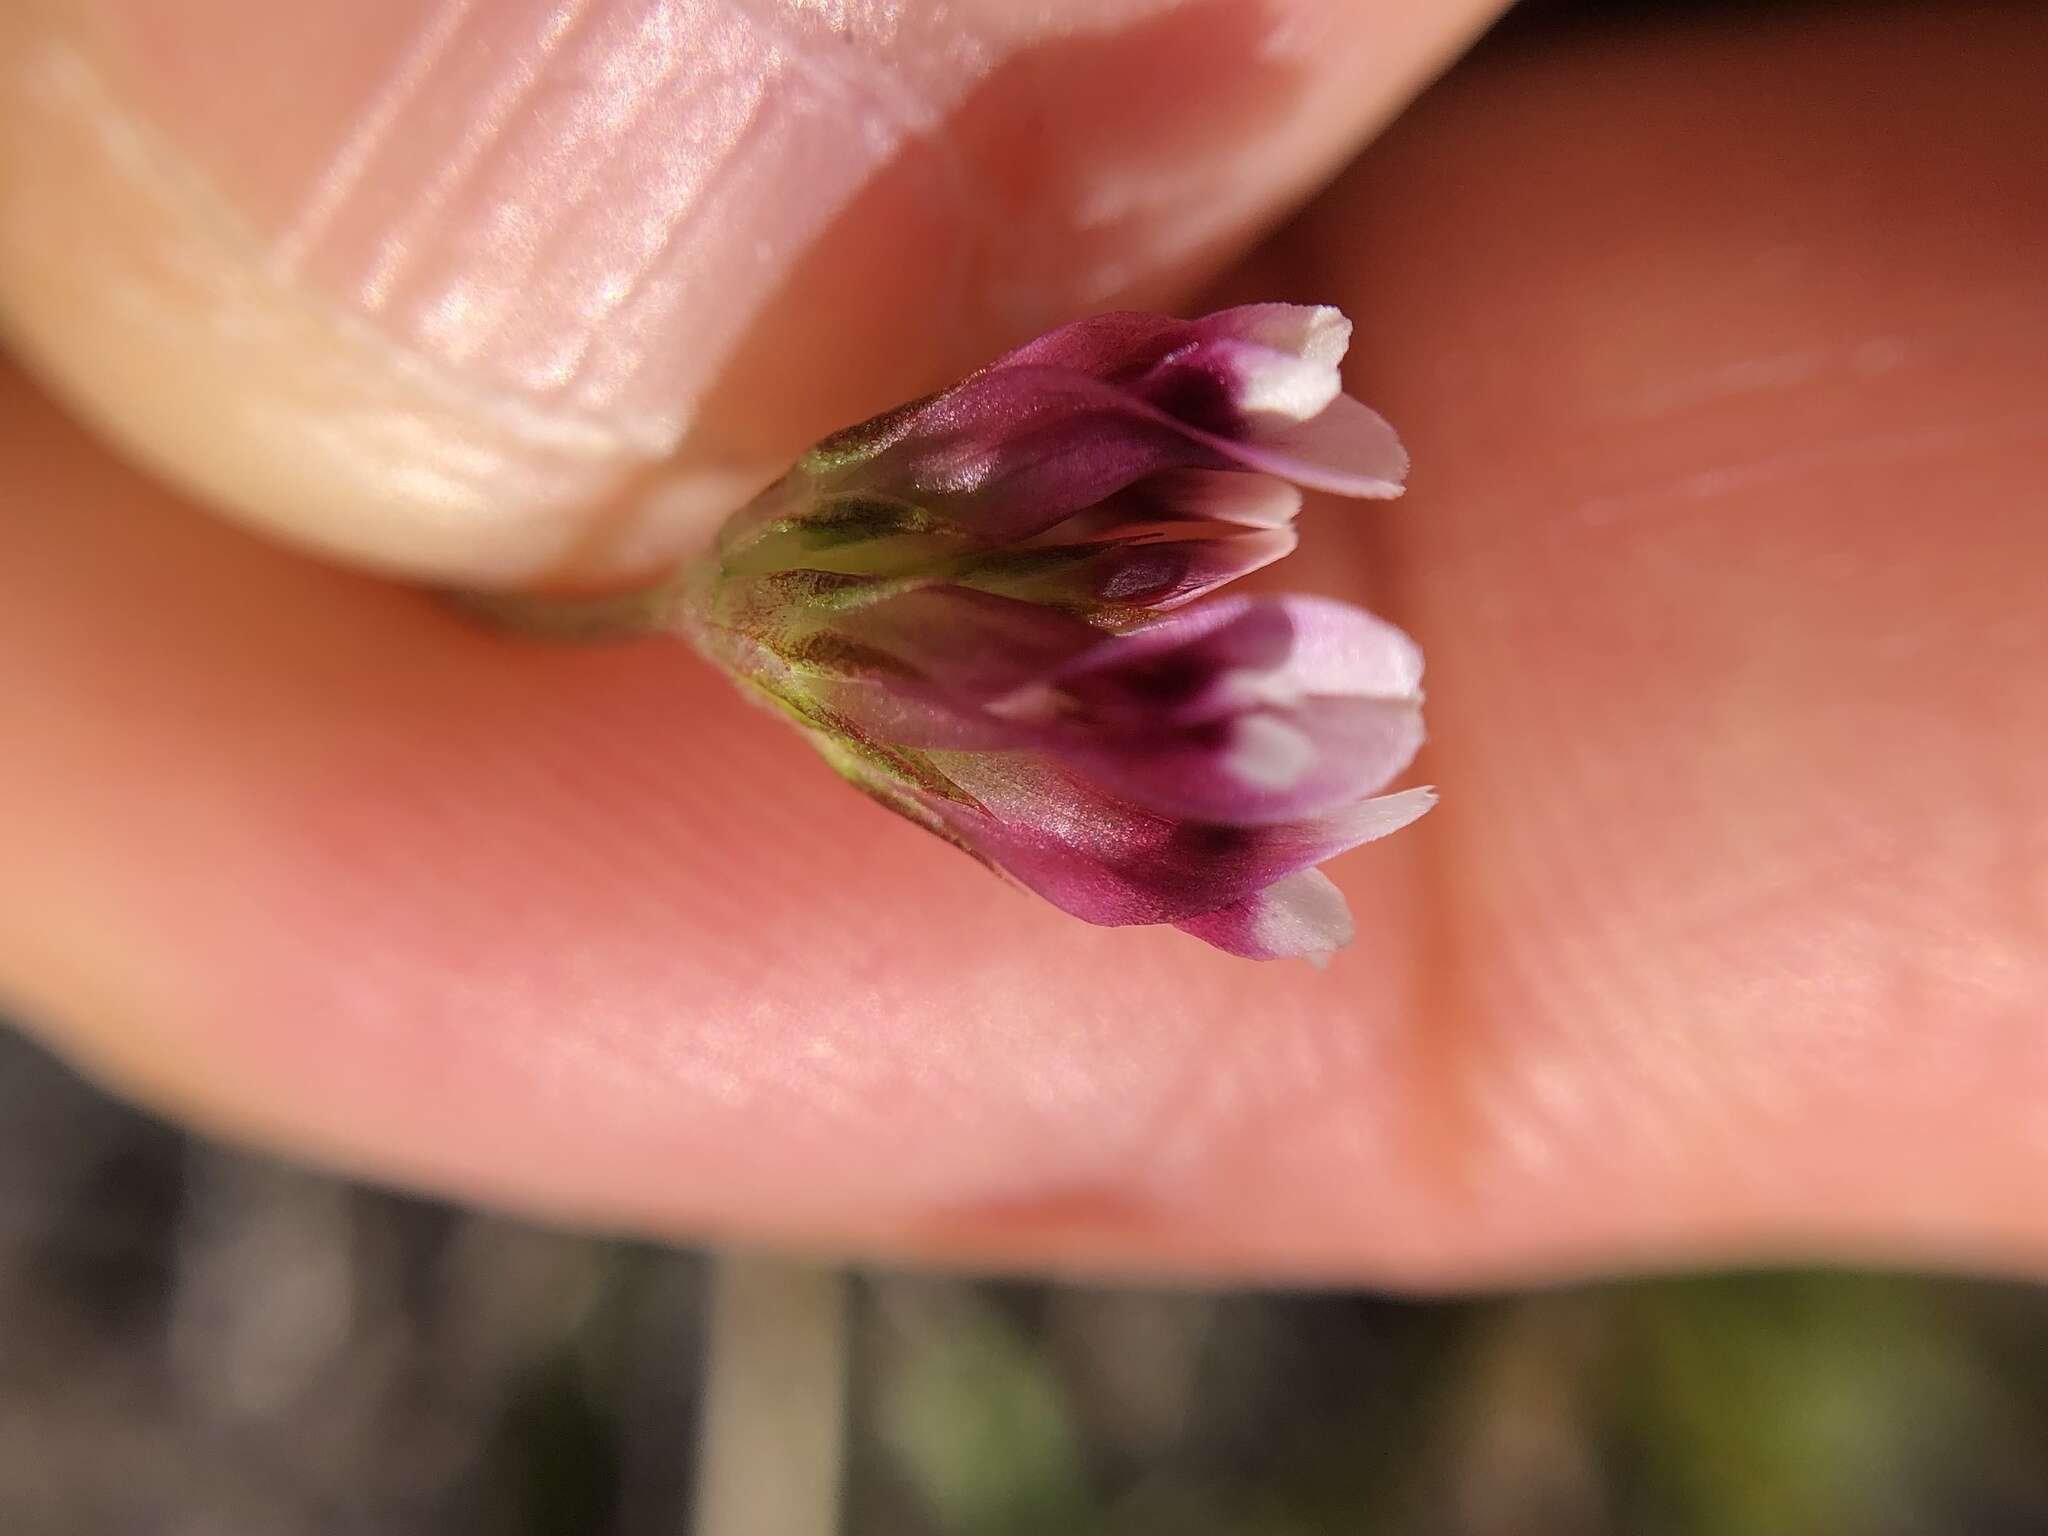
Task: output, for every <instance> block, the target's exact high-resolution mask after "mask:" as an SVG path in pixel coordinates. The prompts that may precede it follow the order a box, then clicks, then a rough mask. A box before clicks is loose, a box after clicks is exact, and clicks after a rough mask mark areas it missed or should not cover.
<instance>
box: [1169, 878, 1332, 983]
mask: <svg viewBox="0 0 2048 1536" xmlns="http://www.w3.org/2000/svg"><path fill="white" fill-rule="evenodd" d="M1178 926H1179V927H1180V928H1181V930H1182V931H1183V932H1186V933H1191V934H1193V935H1194V936H1195V937H1196V938H1198V939H1202V940H1204V941H1206V942H1208V943H1210V944H1213V945H1215V946H1216V947H1217V948H1218V949H1220V950H1224V951H1226V952H1227V953H1229V954H1233V955H1241V956H1243V957H1244V958H1245V959H1247V960H1289V959H1319V958H1321V957H1322V956H1325V955H1330V954H1334V953H1335V952H1336V951H1338V950H1340V949H1342V948H1344V946H1345V945H1347V944H1349V943H1350V942H1351V940H1352V936H1353V935H1354V933H1355V932H1356V931H1357V930H1356V929H1355V928H1354V927H1353V925H1352V921H1351V908H1350V907H1349V906H1348V905H1347V904H1346V903H1345V900H1344V893H1343V892H1342V891H1340V890H1338V889H1337V887H1336V886H1335V885H1334V884H1333V883H1332V882H1331V880H1330V877H1329V876H1328V875H1325V874H1324V873H1323V872H1322V871H1321V870H1319V869H1304V870H1302V871H1300V872H1299V873H1298V874H1292V875H1289V876H1288V877H1287V878H1286V879H1284V880H1279V881H1276V882H1274V883H1273V884H1272V885H1269V886H1267V887H1266V888H1265V889H1264V890H1263V891H1260V892H1258V893H1257V894H1255V895H1251V896H1247V897H1245V898H1244V899H1243V900H1242V901H1235V902H1232V903H1231V904H1230V905H1229V906H1227V907H1224V908H1222V909H1221V910H1219V911H1215V912H1205V913H1203V914H1202V915H1201V916H1200V917H1191V918H1188V919H1187V920H1186V921H1184V922H1182V923H1180V924H1179V925H1178Z"/></svg>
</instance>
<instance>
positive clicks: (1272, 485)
mask: <svg viewBox="0 0 2048 1536" xmlns="http://www.w3.org/2000/svg"><path fill="white" fill-rule="evenodd" d="M1133 489H1134V490H1135V491H1136V492H1137V493H1138V494H1139V495H1140V496H1141V497H1142V498H1143V499H1144V501H1145V502H1146V503H1147V504H1148V505H1150V506H1151V507H1152V508H1154V509H1155V510H1154V515H1155V516H1158V517H1163V518H1186V517H1192V518H1204V519H1208V520H1210V521H1213V522H1219V523H1236V524H1241V525H1242V526H1244V527H1247V528H1284V527H1286V526H1287V525H1288V524H1289V523H1291V522H1293V521H1294V519H1295V515H1296V514H1297V513H1299V512H1300V511H1301V492H1300V491H1299V490H1297V489H1295V487H1294V486H1292V485H1290V484H1288V483H1287V482H1286V481H1285V480H1280V479H1276V478H1275V477H1274V476H1272V475H1257V474H1250V473H1247V472H1245V471H1243V470H1220V469H1169V470H1166V471H1163V472H1162V473H1160V474H1156V475H1153V476H1152V477H1151V478H1150V479H1148V480H1144V481H1141V482H1140V483H1139V484H1138V485H1137V486H1136V487H1134V488H1133Z"/></svg>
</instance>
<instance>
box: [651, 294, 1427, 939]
mask: <svg viewBox="0 0 2048 1536" xmlns="http://www.w3.org/2000/svg"><path fill="white" fill-rule="evenodd" d="M1350 333H1351V326H1350V322H1349V321H1347V320H1346V319H1345V318H1344V316H1343V315H1341V314H1340V313H1339V312H1338V311H1336V310H1334V309H1330V308H1323V307H1305V306H1296V305H1287V304H1256V305H1250V306H1247V307H1244V308H1239V309H1229V310H1224V311H1221V312H1220V313H1217V314H1212V315H1209V316H1206V317H1205V318H1202V319H1198V320H1176V319H1169V318H1167V317H1164V316H1159V315H1149V314H1110V315H1099V316H1096V317H1094V318H1091V319H1086V320H1081V321H1078V322H1076V323H1074V324H1072V325H1068V326H1064V327H1062V328H1061V329H1059V330H1056V331H1053V332H1051V333H1050V334H1048V335H1045V336H1042V337H1040V338H1039V339H1038V340H1036V341H1034V342H1031V343H1029V344H1028V345H1026V346H1023V347H1020V348H1018V349H1017V350H1016V351H1014V352H1011V353H1008V354H1007V355H1005V356H1003V357H1001V358H998V359H997V360H996V361H995V362H993V363H990V364H989V365H988V366H987V367H985V368H983V369H981V370H980V371H979V372H977V373H975V374H973V375H971V376H970V377H968V378H967V379H965V380H963V381H962V382H961V383H959V384H956V385H954V386H953V387H952V388H951V389H948V390H945V391H943V392H941V393H939V394H936V395H932V396H930V397H928V398H926V399H924V400H919V401H915V402H913V403H911V404H909V405H905V406H902V407H900V408H898V409H896V410H894V411H891V412H888V413H887V414H885V415H882V416H878V417H876V418H875V419H874V420H872V421H869V422H866V423H864V424H863V425H861V426H858V427H853V428H850V429H848V430H847V431H844V432H841V433H838V434H836V435H835V436H833V437H830V438H828V439H826V440H825V441H824V442H822V443H820V444H819V445H818V446H817V447H815V448H813V449H812V450H811V451H810V452H809V453H807V454H805V455H804V456H803V457H802V458H801V459H799V460H798V461H797V462H796V464H795V465H794V466H793V467H792V468H791V469H790V471H789V473H788V474H786V475H785V476H784V477H783V478H782V479H781V480H779V481H778V482H776V483H775V484H774V485H773V486H771V487H769V488H768V489H767V490H766V491H764V492H763V493H762V494H761V495H760V496H758V497H756V498H755V499H754V501H752V502H751V503H749V504H748V505H747V506H746V507H744V508H742V509H741V510H740V511H739V512H738V513H736V514H735V515H734V516H733V517H732V519H731V520H730V521H729V522H728V523H727V525H726V527H725V528H724V530H723V531H722V532H721V534H720V536H719V539H718V542H717V547H716V550H715V552H714V553H713V554H712V555H711V556H710V557H708V558H707V559H706V560H705V561H704V562H703V563H702V564H701V565H700V566H698V567H697V568H696V569H695V570H694V571H693V572H691V573H690V575H689V576H688V577H687V578H686V581H685V584H684V586H683V589H682V591H683V597H682V603H681V622H682V625H683V627H684V628H685V629H686V630H687V632H688V633H689V634H690V635H691V636H692V638H693V639H695V641H696V642H697V644H698V645H699V647H700V648H701V649H702V650H703V651H704V652H705V653H706V654H707V655H709V656H711V657H712V658H713V659H714V660H716V661H717V662H718V663H719V664H720V665H722V666H723V667H725V668H726V669H727V670H728V671H729V672H731V673H732V675H733V676H734V677H735V678H736V679H738V680H739V681H740V682H741V683H742V684H743V685H744V686H745V687H747V688H749V689H750V690H752V691H753V692H755V693H756V694H757V695H759V696H760V697H762V698H763V699H765V700H766V701H767V702H769V703H771V704H773V705H774V706H776V707H777V708H778V709H780V710H781V711H782V712H783V713H785V714H786V715H787V716H788V717H789V718H790V719H792V720H793V721H794V722H795V723H796V724H797V725H799V726H800V727H801V728H802V729H803V730H804V731H805V732H806V733H807V734H808V735H809V736H810V738H811V740H812V742H813V743H814V744H815V745H816V746H817V748H818V750H819V751H820V752H821V753H823V755H824V756H825V758H826V759H827V760H828V761H829V762H830V763H831V764H832V766H833V767H834V768H836V769H837V770H838V771H839V772H840V773H841V774H843V775H844V776H845V777H846V778H847V779H849V780H850V781H852V782H853V783H854V784H855V785H857V786H858V787H859V788H861V789H862V790H864V791H866V792H867V793H868V794H870V795H872V796H873V797H874V798H875V799H877V800H879V801H881V802H882V803H883V804H884V805H887V806H889V807H890V808H891V809H893V810H895V811H898V812H900V813H901V814H903V815H904V816H906V817H908V818H910V819H911V820H913V821H915V822H917V823H918V824H919V825H921V826H924V827H926V828H928V829H930V830H931V831H933V832H936V833H938V834H939V835H940V836H942V837H944V838H946V839H948V840H949V841H951V842H953V843H955V844H957V845H958V846H960V847H961V848H963V849H965V850H966V851H967V852H968V853H970V854H972V855H974V856H975V857H976V858H978V859H980V860H982V861H983V862H984V863H986V864H988V865H991V866H993V867H994V868H996V869H999V870H1002V871H1005V872H1007V873H1008V874H1009V875H1011V876H1013V877H1014V878H1015V879H1016V880H1018V881H1020V882H1021V883H1022V884H1024V885H1026V886H1028V887H1029V888H1031V889H1032V890H1034V891H1036V892H1038V893H1039V894H1040V895H1041V896H1044V897H1045V898H1047V899H1048V900H1050V901H1052V902H1053V903H1055V904H1056V905H1058V906H1060V907H1062V908H1064V909H1065V910H1066V911H1068V912H1071V913H1073V914H1074V915H1075V916H1077V917H1081V918H1084V919H1086V920H1087V921H1089V922H1094V923H1108V924H1123V923H1173V924H1176V925H1177V926H1179V927H1181V928H1183V929H1185V930H1186V931H1188V932H1189V933H1192V934H1194V935H1196V936H1197V937H1199V938H1202V939H1205V940H1207V941H1208V942H1209V943H1211V944H1213V945H1216V946H1217V947H1218V948H1221V949H1225V950H1228V951H1230V952H1231V953H1233V954H1238V955H1245V956H1249V957H1253V958H1259V959H1269V958H1274V957H1278V956H1283V955H1319V954H1322V953H1325V952H1327V951H1329V950H1332V949H1335V948H1338V947H1341V946H1342V945H1343V944H1344V943H1346V942H1348V940H1349V939H1350V936H1351V919H1350V914H1349V912H1348V910H1347V909H1346V907H1345V904H1344V898H1343V897H1342V896H1341V895H1340V894H1339V893H1338V891H1337V888H1336V887H1335V886H1334V885H1332V884H1331V883H1330V881H1329V880H1328V879H1327V878H1326V877H1325V876H1323V875H1322V874H1321V873H1320V872H1319V871H1318V870H1317V869H1316V868H1315V866H1316V865H1317V864H1319V863H1320V862H1321V861H1323V860H1324V859H1327V858H1329V857H1331V856H1332V855H1334V854H1337V853H1341V852H1343V851H1344V850H1346V849H1348V848H1352V847H1355V846H1357V845H1358V844H1360V843H1363V842H1366V841H1368V840H1369V839H1372V838H1375V837H1380V836H1383V835H1385V834H1386V833H1388V832H1392V831H1394V830H1395V829H1396V828H1398V827H1401V826H1403V825H1405V824H1406V823H1408V822H1410V821H1412V820H1414V819H1415V818H1416V817H1417V816H1420V815H1421V814H1422V813H1423V812H1424V811H1425V810H1427V809H1428V808H1429V806H1430V804H1431V803H1432V800H1433V796H1432V794H1431V792H1430V791H1428V790H1426V789H1414V790H1408V791H1405V792H1403V793H1399V794H1391V795H1380V794H1378V793H1377V792H1378V791H1379V790H1380V789H1381V788H1382V787H1383V786H1384V785H1385V784H1386V783H1387V782H1388V781H1389V780H1390V779H1391V778H1393V777H1394V775H1396V774H1398V773H1399V772H1401V770H1402V769H1404V768H1405V767H1406V766H1407V765H1408V762H1409V760H1410V759H1411V758H1412V757H1413V756H1414V754H1415V750H1416V748H1417V747H1418V746H1419V745H1420V744H1421V741H1422V714H1421V701H1422V695H1421V690H1420V680H1421V675H1422V660H1421V656H1420V654H1419V652H1418V651H1417V650H1416V648H1415V646H1414V645H1413V644H1412V643H1411V642H1410V641H1409V640H1408V638H1407V637H1406V636H1405V635H1403V634H1402V633H1401V632H1400V631H1399V630H1397V629H1395V628H1393V627H1392V626H1391V625H1389V624H1386V623H1384V622H1382V621H1381V620H1379V619H1376V618H1374V617H1373V616H1371V615H1370V614H1367V613H1365V612H1363V611H1362V610H1360V609H1357V608H1354V607H1351V606H1349V605H1348V604H1344V603H1339V602H1334V601H1330V600H1327V599H1322V598H1309V597H1277V598H1271V597H1244V596H1229V597H1223V598H1219V599H1217V600H1215V601H1212V602H1209V603H1204V604H1200V605H1197V606H1193V607H1188V606H1184V605H1187V604H1189V603H1191V602H1192V601H1193V600H1194V599H1196V598H1199V597H1202V596H1204V595H1206V594H1208V593H1210V592H1212V591H1214V590H1215V589H1217V588H1219V587H1221V586H1224V585H1225V584H1227V583H1229V582H1230V581H1232V580H1234V579H1235V578H1236V577H1239V576H1242V575H1244V574H1246V573H1247V572H1250V571H1253V570H1256V569H1258V568H1259V567H1261V566H1264V565H1267V564H1270V563H1271V562H1272V561H1275V560H1277V559H1279V558H1280V557H1282V556H1283V555H1285V554H1287V553H1288V552H1289V551H1291V550H1292V549H1293V548H1294V545H1295V533H1294V528H1293V519H1294V515H1295V513H1296V511H1297V510H1298V509H1299V507H1300V504H1301V494H1300V491H1299V490H1298V489H1297V488H1296V487H1297V486H1309V487H1312V488H1315V489H1320V490H1326V491H1334V492H1337V493H1339V494H1341V495H1347V496H1357V497H1391V496H1397V495H1399V494H1400V491H1401V481H1402V477H1403V475H1404V473H1405V471H1406V468H1407V456H1406V454H1405V453H1404V452H1403V451H1402V448H1401V445H1400V442H1399V440H1398V439H1397V438H1396V437H1395V435H1394V433H1393V430H1392V429H1391V428H1390V427H1388V426H1387V424H1386V423H1385V422H1384V421H1382V420H1381V419H1380V418H1379V417H1378V416H1376V415H1375V414H1373V412H1371V411H1370V410H1368V409H1366V407H1364V406H1363V405H1361V404H1359V403H1358V402H1357V401H1355V400H1352V399H1350V398H1349V397H1348V396H1346V395H1344V394H1343V393H1342V392H1341V389H1340V385H1339V381H1338V374H1337V366H1338V363H1339V361H1340V360H1341V359H1342V357H1343V355H1344V351H1345V348H1346V346H1347V344H1348V342H1349V340H1350Z"/></svg>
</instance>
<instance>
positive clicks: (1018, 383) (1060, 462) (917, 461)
mask: <svg viewBox="0 0 2048 1536" xmlns="http://www.w3.org/2000/svg"><path fill="white" fill-rule="evenodd" d="M1229 462H1230V459H1229V457H1228V455H1227V454H1226V453H1225V451H1224V449H1223V447H1222V445H1221V444H1219V443H1217V442H1214V441H1211V440H1208V439H1206V438H1204V437H1202V436H1201V435H1199V434H1196V433H1193V432H1191V431H1190V430H1189V429H1188V428H1187V427H1186V426H1185V425H1183V424H1182V423H1181V422H1178V421H1176V420H1174V419H1173V418H1172V417H1170V416H1167V415H1165V414H1164V413H1162V412H1160V411H1158V410H1156V409H1154V408H1153V407H1152V406H1150V405H1148V404H1147V403H1146V402H1145V401H1143V400H1140V399H1139V398H1137V397H1136V396H1135V395H1132V394H1130V393H1128V392H1127V391H1125V390H1122V389H1119V388H1117V387H1116V386H1114V385H1111V384H1105V383H1102V382H1100V381H1098V380H1096V379H1092V378H1089V377H1087V376H1086V375H1084V374H1079V373H1073V372H1069V371H1067V370H1065V369H1060V368H1037V367H1011V368H1002V369H996V370H990V371H988V372H984V373H980V374H977V375H975V377H973V378H971V379H969V380H967V381H966V382H965V383H963V384H961V385H960V386H959V387H957V388H955V389H952V390H948V391H947V392H946V393H945V394H943V395H940V396H938V397H936V398H935V399H933V400H932V401H930V402H929V403H927V404H926V405H925V406H923V407H921V408H920V409H919V411H918V412H917V413H916V414H915V416H914V417H913V418H912V419H911V421H910V422H909V424H908V427H907V429H906V430H905V432H904V433H903V435H902V437H901V439H900V440H899V441H898V442H897V443H895V444H894V445H893V446H892V447H890V448H889V449H887V450H886V451H884V452H882V453H880V454H877V455H876V456H875V457H874V458H872V459H870V460H869V461H867V463H866V464H864V465H863V466H862V471H861V473H862V476H863V483H864V484H870V485H872V486H873V487H874V488H875V489H877V490H878V491H881V492H882V493H884V494H889V495H897V496H902V497H904V498H906V499H909V500H913V501H918V502H921V503H924V504H925V505H927V506H929V507H931V508H932V510H933V511H934V512H935V513H937V514H938V515H939V516H940V517H942V518H944V519H946V520H947V521H948V522H950V523H951V524H953V525H954V526H956V527H958V528H960V529H962V530H964V531H967V532H969V533H971V534H972V535H973V536H975V537H976V538H979V539H981V540H982V541H984V542H986V543H990V544H1007V543H1013V542H1016V541H1018V540H1022V539H1026V538H1029V537H1031V536H1032V535H1033V534H1036V533H1040V532H1042V531H1044V530H1045V529H1047V528H1050V527H1051V526H1053V524H1055V523H1057V522H1059V521H1061V520H1062V519H1064V518H1066V517H1070V516H1072V515H1073V514H1074V513H1076V512H1079V511H1080V510H1082V509H1083V508H1084V507H1089V506H1092V505H1094V504H1095V503H1097V502H1099V501H1102V500H1103V499H1104V498H1105V497H1108V496H1111V495H1113V494H1114V493H1116V492H1118V491H1121V490H1122V489H1124V488H1125V487H1126V486H1128V485H1130V484H1132V483H1133V482H1135V481H1137V480H1140V479H1143V478H1144V477H1146V476H1148V475H1152V474H1156V473H1158V472H1159V471H1161V470H1166V469H1178V468H1185V467H1207V468H1221V467H1224V466H1226V465H1227V464H1228V463H1229Z"/></svg>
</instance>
